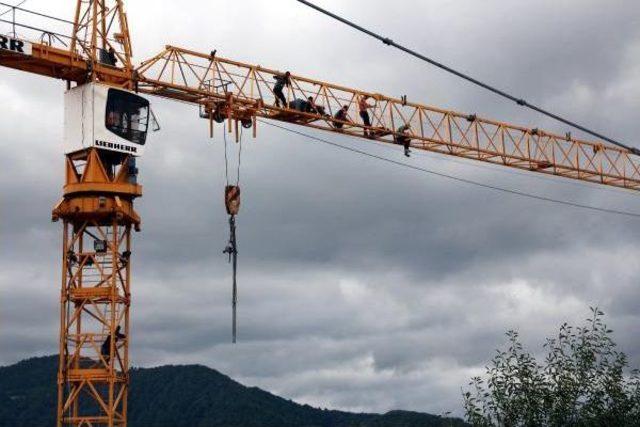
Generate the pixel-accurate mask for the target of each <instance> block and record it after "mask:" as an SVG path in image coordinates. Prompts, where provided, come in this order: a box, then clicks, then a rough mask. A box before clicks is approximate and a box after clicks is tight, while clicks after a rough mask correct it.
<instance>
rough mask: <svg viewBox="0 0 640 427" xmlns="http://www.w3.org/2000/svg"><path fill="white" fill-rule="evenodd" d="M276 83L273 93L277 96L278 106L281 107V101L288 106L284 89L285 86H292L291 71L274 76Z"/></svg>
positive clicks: (285, 106)
mask: <svg viewBox="0 0 640 427" xmlns="http://www.w3.org/2000/svg"><path fill="white" fill-rule="evenodd" d="M273 78H274V79H275V81H276V84H275V85H274V86H273V94H274V95H275V96H276V107H280V103H282V106H283V107H284V108H287V97H286V96H284V92H283V89H284V87H285V86H291V73H290V72H288V71H287V72H286V73H284V75H277V76H273Z"/></svg>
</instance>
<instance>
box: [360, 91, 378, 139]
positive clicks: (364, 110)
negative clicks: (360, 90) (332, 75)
mask: <svg viewBox="0 0 640 427" xmlns="http://www.w3.org/2000/svg"><path fill="white" fill-rule="evenodd" d="M369 98H370V97H369V95H362V96H361V97H360V99H359V100H358V109H359V110H360V118H361V119H362V123H364V126H365V127H364V136H365V137H367V138H369V137H371V136H373V133H372V132H370V131H369V128H370V127H371V118H370V117H369V111H368V110H369V108H375V105H374V104H368V103H367V99H369Z"/></svg>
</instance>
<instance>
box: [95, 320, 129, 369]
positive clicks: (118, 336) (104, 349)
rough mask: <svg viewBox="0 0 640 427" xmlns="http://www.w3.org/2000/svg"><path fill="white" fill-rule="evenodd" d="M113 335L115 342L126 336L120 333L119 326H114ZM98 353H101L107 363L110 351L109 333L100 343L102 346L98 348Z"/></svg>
mask: <svg viewBox="0 0 640 427" xmlns="http://www.w3.org/2000/svg"><path fill="white" fill-rule="evenodd" d="M115 337H116V341H115V343H116V344H117V343H118V340H121V339H124V338H126V337H127V336H126V335H125V334H121V333H120V326H118V327H117V328H116V335H115ZM100 353H101V354H102V357H104V360H105V361H106V362H107V363H109V358H110V353H111V335H109V336H108V337H107V339H105V340H104V342H103V343H102V348H101V349H100Z"/></svg>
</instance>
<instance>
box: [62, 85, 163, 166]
mask: <svg viewBox="0 0 640 427" xmlns="http://www.w3.org/2000/svg"><path fill="white" fill-rule="evenodd" d="M150 115H151V111H150V105H149V101H148V100H146V99H145V98H143V97H141V96H139V95H137V94H135V93H133V92H129V91H127V90H123V89H118V88H113V87H110V86H107V85H103V84H99V83H87V84H85V85H81V86H77V87H75V88H73V89H70V90H69V91H67V93H66V94H65V126H64V145H65V147H64V150H65V154H68V153H73V152H75V151H79V150H82V149H85V148H89V147H97V148H100V149H102V150H106V151H115V152H120V153H126V154H131V155H134V156H141V155H142V154H143V152H144V146H145V144H146V142H147V131H148V128H149V120H150Z"/></svg>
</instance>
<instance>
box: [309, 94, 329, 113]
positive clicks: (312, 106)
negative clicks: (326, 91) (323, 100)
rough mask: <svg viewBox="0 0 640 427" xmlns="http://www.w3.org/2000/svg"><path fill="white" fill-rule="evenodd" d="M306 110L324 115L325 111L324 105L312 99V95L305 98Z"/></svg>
mask: <svg viewBox="0 0 640 427" xmlns="http://www.w3.org/2000/svg"><path fill="white" fill-rule="evenodd" d="M307 112H308V113H315V114H320V115H321V116H324V115H326V114H327V113H326V112H325V111H324V107H323V106H322V105H318V104H316V103H315V101H314V100H313V96H310V97H309V98H307Z"/></svg>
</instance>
